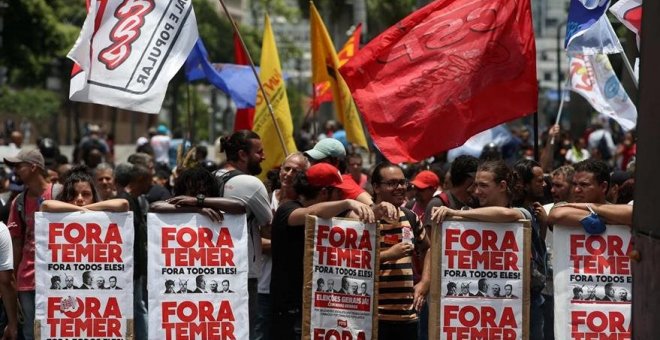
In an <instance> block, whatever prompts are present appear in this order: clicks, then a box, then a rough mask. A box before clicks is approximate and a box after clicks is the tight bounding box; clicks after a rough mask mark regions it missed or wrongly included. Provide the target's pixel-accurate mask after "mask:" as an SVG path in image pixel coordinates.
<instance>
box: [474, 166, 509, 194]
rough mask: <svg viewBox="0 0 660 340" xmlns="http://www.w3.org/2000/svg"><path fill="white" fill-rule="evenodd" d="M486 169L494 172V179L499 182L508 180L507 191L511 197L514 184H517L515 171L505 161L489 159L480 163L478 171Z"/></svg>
mask: <svg viewBox="0 0 660 340" xmlns="http://www.w3.org/2000/svg"><path fill="white" fill-rule="evenodd" d="M479 171H485V172H490V173H492V174H493V181H495V183H499V182H501V181H505V182H506V193H507V196H508V197H509V198H511V195H512V193H513V186H514V185H515V184H516V177H515V175H514V172H513V171H512V170H511V169H510V168H509V167H508V166H507V165H506V163H504V161H502V160H499V161H488V162H483V163H481V164H479V167H478V168H477V172H479Z"/></svg>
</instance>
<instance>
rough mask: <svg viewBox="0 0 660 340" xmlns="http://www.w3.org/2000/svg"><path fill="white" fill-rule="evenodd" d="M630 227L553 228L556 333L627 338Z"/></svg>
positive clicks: (574, 336) (563, 336)
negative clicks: (588, 230) (590, 230)
mask: <svg viewBox="0 0 660 340" xmlns="http://www.w3.org/2000/svg"><path fill="white" fill-rule="evenodd" d="M631 236H632V235H631V233H630V228H629V227H627V226H621V225H608V226H607V230H606V231H605V232H604V233H603V234H600V235H589V234H587V233H585V231H584V229H583V228H578V227H564V226H555V227H554V246H555V251H554V254H555V255H554V257H553V268H554V273H555V276H554V289H555V337H556V339H558V340H562V339H571V340H572V339H584V340H586V339H605V338H607V339H631V333H630V327H631V325H632V323H631V300H632V295H631V294H632V273H631V266H630V258H629V257H628V252H629V251H630V249H631V239H632V238H631Z"/></svg>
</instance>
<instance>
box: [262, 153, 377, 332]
mask: <svg viewBox="0 0 660 340" xmlns="http://www.w3.org/2000/svg"><path fill="white" fill-rule="evenodd" d="M342 185H343V180H342V177H341V175H340V173H339V170H337V168H335V167H334V166H332V165H330V164H326V163H319V164H316V165H314V166H312V167H310V168H309V169H308V170H307V171H306V172H305V173H304V174H303V173H301V174H299V175H298V177H296V180H295V182H294V189H295V191H296V193H297V194H298V195H299V197H301V199H300V200H296V201H287V202H285V203H283V204H282V205H280V207H279V208H278V209H277V211H276V212H275V216H274V218H273V224H272V239H271V245H272V250H271V252H272V257H273V269H272V278H271V283H270V293H271V296H272V297H273V323H272V327H273V329H272V333H271V334H272V338H273V339H300V337H301V322H302V294H301V293H300V292H302V290H303V257H304V250H305V229H304V226H305V218H306V216H307V215H315V216H319V217H321V218H332V217H335V216H340V215H346V213H347V212H351V211H352V212H353V213H354V214H356V215H357V216H358V217H360V218H361V219H362V220H364V221H366V222H374V221H375V218H374V214H373V211H372V210H371V208H369V206H367V205H365V204H363V203H360V202H358V201H355V200H342V195H343V193H342Z"/></svg>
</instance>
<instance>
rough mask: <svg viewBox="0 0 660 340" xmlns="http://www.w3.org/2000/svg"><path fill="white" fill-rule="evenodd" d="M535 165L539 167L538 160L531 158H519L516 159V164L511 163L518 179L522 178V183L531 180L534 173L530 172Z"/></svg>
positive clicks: (527, 182)
mask: <svg viewBox="0 0 660 340" xmlns="http://www.w3.org/2000/svg"><path fill="white" fill-rule="evenodd" d="M536 167H539V168H540V167H541V164H539V162H537V161H535V160H532V159H521V160H519V161H517V162H516V164H514V165H513V171H514V172H515V173H516V175H517V176H518V179H521V180H522V183H523V184H529V183H531V182H532V179H533V178H534V173H533V172H532V169H534V168H536Z"/></svg>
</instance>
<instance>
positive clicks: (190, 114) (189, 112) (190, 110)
mask: <svg viewBox="0 0 660 340" xmlns="http://www.w3.org/2000/svg"><path fill="white" fill-rule="evenodd" d="M186 94H187V96H186V99H187V101H188V133H187V136H186V137H187V139H188V141H190V145H191V146H192V98H191V96H190V83H188V84H187V85H186ZM185 142H186V141H185V140H184V141H183V144H184V150H185Z"/></svg>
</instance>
